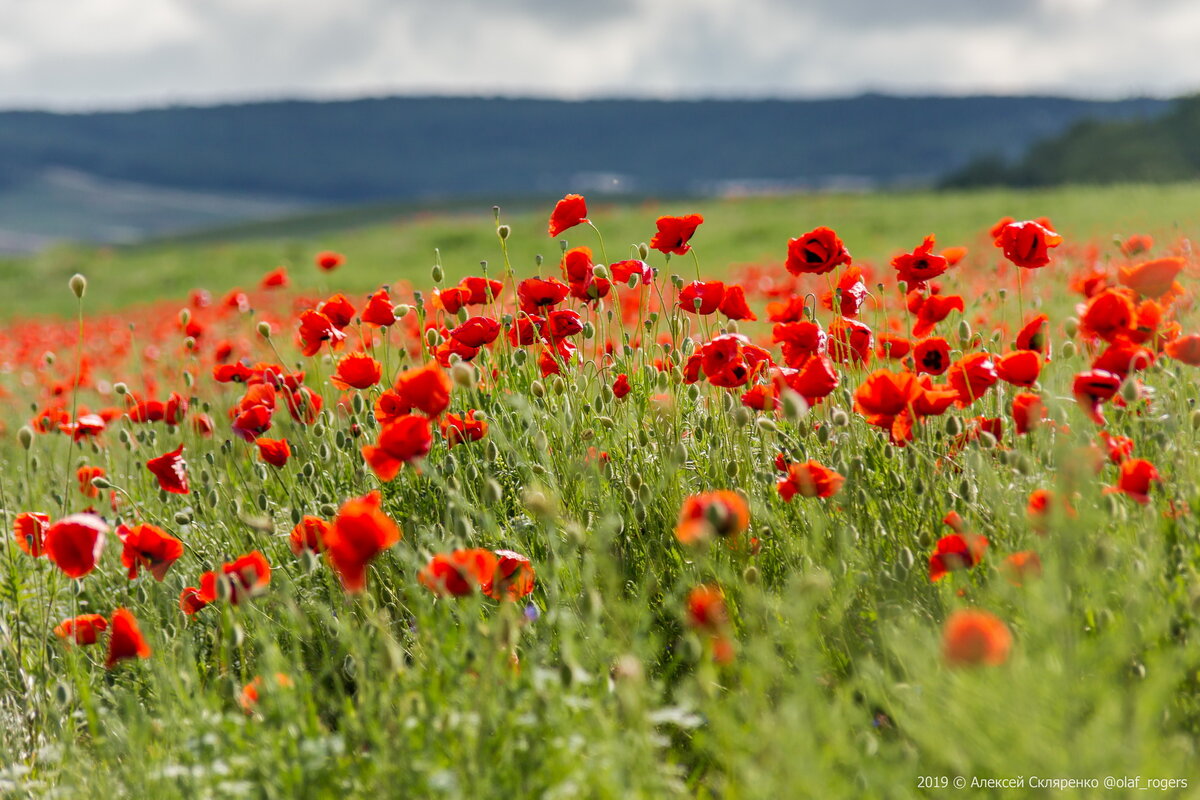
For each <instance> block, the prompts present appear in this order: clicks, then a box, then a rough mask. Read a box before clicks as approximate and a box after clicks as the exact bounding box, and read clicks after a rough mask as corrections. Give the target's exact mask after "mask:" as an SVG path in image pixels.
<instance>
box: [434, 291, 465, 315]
mask: <svg viewBox="0 0 1200 800" xmlns="http://www.w3.org/2000/svg"><path fill="white" fill-rule="evenodd" d="M469 297H470V292H469V291H467V290H466V289H465V288H463V287H461V286H452V287H450V288H448V289H434V290H433V300H432V303H433V307H434V308H435V309H436V308H441V309H442V310H444V311H445V312H446V313H447V314H457V313H458V312H459V309H461V308H462V307H463V306H465V305H466V304H467V299H468V298H469Z"/></svg>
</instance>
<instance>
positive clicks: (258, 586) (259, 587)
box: [180, 550, 271, 606]
mask: <svg viewBox="0 0 1200 800" xmlns="http://www.w3.org/2000/svg"><path fill="white" fill-rule="evenodd" d="M270 583H271V565H270V564H269V563H267V558H266V556H264V555H263V554H262V553H260V552H259V551H257V550H255V551H253V552H250V553H247V554H246V555H244V556H241V557H240V558H238V559H236V560H234V561H229V562H226V563H224V564H222V565H221V568H220V570H213V571H211V572H206V573H204V574H203V575H201V576H200V595H199V599H201V600H203V601H204V602H205V604H206V605H207V604H208V603H211V602H213V601H215V600H218V599H225V598H227V599H228V600H229V603H230V604H231V605H235V606H236V605H238V604H240V603H241V602H243V601H244V600H248V599H250V598H252V597H256V596H258V595H260V594H262V593H263V592H264V591H265V590H266V588H267V586H269V585H270ZM185 591H186V590H185ZM180 604H181V605H182V604H183V598H182V597H180Z"/></svg>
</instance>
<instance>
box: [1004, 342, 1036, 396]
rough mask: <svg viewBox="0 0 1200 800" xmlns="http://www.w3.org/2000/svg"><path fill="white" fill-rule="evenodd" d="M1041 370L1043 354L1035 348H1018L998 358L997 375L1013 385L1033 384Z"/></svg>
mask: <svg viewBox="0 0 1200 800" xmlns="http://www.w3.org/2000/svg"><path fill="white" fill-rule="evenodd" d="M1041 372H1042V359H1041V356H1039V355H1038V354H1037V352H1035V351H1033V350H1016V351H1014V352H1012V353H1008V354H1006V355H1003V356H1001V357H1000V358H998V359H996V375H997V376H999V378H1000V380H1002V381H1004V382H1005V383H1011V384H1012V385H1013V386H1023V387H1025V388H1028V387H1030V386H1033V385H1034V384H1035V383H1037V379H1038V375H1040V374H1041Z"/></svg>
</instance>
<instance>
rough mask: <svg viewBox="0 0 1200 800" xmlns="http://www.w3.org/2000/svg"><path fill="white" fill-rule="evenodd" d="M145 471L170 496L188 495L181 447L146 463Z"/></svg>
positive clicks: (185, 466)
mask: <svg viewBox="0 0 1200 800" xmlns="http://www.w3.org/2000/svg"><path fill="white" fill-rule="evenodd" d="M146 469H148V470H150V471H151V472H152V473H154V477H156V478H158V486H159V488H161V489H162V490H163V491H165V492H171V493H172V494H188V475H187V462H186V461H184V460H183V445H182V444H181V445H179V447H176V448H175V449H174V450H172V451H171V452H169V453H163V454H162V455H161V456H158V457H157V458H152V459H150V460H149V461H147V462H146Z"/></svg>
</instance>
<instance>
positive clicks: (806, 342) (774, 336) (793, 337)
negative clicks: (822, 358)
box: [771, 321, 829, 369]
mask: <svg viewBox="0 0 1200 800" xmlns="http://www.w3.org/2000/svg"><path fill="white" fill-rule="evenodd" d="M771 341H772V342H778V343H779V344H780V346H781V348H780V349H782V351H783V362H784V363H785V364H787V365H788V366H789V367H791V368H792V369H799V368H800V367H802V366H804V362H805V361H807V360H808V358H809V356H811V355H814V354H817V355H820V354H824V353H825V352H827V351H828V347H829V337H828V335H827V334H826V333H825V331H823V330H821V326H820V325H818V324H817V323H815V322H808V321H804V322H781V323H779V324H778V325H776V326H775V327H774V328H772V329H771Z"/></svg>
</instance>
